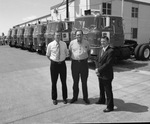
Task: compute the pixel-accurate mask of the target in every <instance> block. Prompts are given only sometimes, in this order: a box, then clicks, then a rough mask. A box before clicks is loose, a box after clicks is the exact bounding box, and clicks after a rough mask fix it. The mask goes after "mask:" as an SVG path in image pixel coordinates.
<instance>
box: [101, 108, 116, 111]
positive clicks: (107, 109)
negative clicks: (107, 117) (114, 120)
mask: <svg viewBox="0 0 150 124" xmlns="http://www.w3.org/2000/svg"><path fill="white" fill-rule="evenodd" d="M113 110H114V109H113V108H112V109H109V108H106V109H104V110H103V112H111V111H113Z"/></svg>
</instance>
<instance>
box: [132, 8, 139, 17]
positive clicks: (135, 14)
mask: <svg viewBox="0 0 150 124" xmlns="http://www.w3.org/2000/svg"><path fill="white" fill-rule="evenodd" d="M131 16H132V17H133V18H138V8H137V7H132V13H131Z"/></svg>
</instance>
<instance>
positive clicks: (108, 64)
mask: <svg viewBox="0 0 150 124" xmlns="http://www.w3.org/2000/svg"><path fill="white" fill-rule="evenodd" d="M101 50H102V49H101ZM101 50H100V52H99V54H98V63H97V68H98V72H99V73H100V75H99V78H102V79H105V80H109V79H113V78H114V74H113V62H114V50H113V49H112V48H111V47H110V46H108V48H107V49H106V51H105V52H104V53H103V55H102V56H101Z"/></svg>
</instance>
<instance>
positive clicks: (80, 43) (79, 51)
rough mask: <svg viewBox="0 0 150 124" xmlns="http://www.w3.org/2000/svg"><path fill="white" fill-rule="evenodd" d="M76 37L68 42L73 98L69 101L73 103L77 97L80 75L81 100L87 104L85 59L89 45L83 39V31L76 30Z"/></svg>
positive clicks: (86, 67) (86, 65)
mask: <svg viewBox="0 0 150 124" xmlns="http://www.w3.org/2000/svg"><path fill="white" fill-rule="evenodd" d="M75 35H76V39H75V40H73V41H71V42H70V45H69V52H70V57H71V60H72V63H71V70H72V78H73V98H72V99H71V101H70V103H74V102H76V101H77V99H78V94H79V79H80V77H81V82H82V92H83V100H84V101H85V103H86V104H89V103H90V101H89V100H88V88H87V78H88V73H89V70H88V63H87V59H88V57H89V53H90V46H89V43H88V41H86V40H84V39H83V31H82V30H77V31H76V32H75Z"/></svg>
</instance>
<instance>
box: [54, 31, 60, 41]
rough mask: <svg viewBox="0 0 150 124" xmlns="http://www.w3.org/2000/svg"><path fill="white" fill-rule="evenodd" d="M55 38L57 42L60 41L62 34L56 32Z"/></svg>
mask: <svg viewBox="0 0 150 124" xmlns="http://www.w3.org/2000/svg"><path fill="white" fill-rule="evenodd" d="M54 38H55V40H56V41H60V39H61V34H60V33H59V32H56V33H55V36H54Z"/></svg>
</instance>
